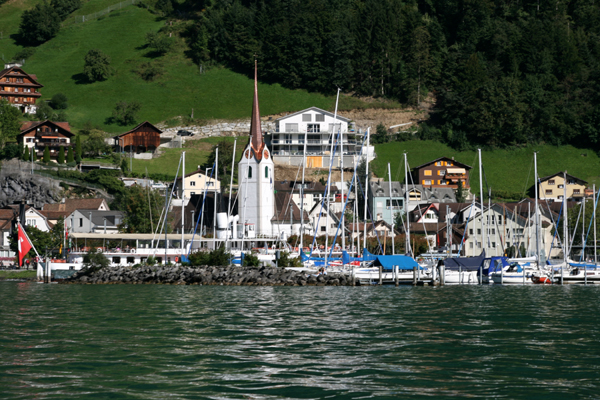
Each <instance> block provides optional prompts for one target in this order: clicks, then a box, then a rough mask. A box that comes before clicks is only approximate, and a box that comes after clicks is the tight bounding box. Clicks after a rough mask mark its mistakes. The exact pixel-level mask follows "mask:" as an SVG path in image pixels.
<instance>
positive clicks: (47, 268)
mask: <svg viewBox="0 0 600 400" xmlns="http://www.w3.org/2000/svg"><path fill="white" fill-rule="evenodd" d="M17 225H18V226H19V227H20V228H21V229H20V231H21V232H23V235H25V238H26V239H27V241H28V242H29V244H30V245H31V248H32V249H33V251H35V254H36V255H37V258H38V261H37V263H38V266H37V270H38V278H39V275H40V274H39V269H40V259H41V258H42V257H40V254H39V253H38V251H37V249H36V248H35V246H34V245H33V242H32V241H31V239H29V235H27V232H25V228H23V225H21V221H19V218H18V217H17ZM18 240H19V238H18V235H17V241H18ZM17 256H18V257H19V256H20V254H17ZM46 277H47V278H48V279H47V281H48V282H50V271H49V264H48V260H46Z"/></svg>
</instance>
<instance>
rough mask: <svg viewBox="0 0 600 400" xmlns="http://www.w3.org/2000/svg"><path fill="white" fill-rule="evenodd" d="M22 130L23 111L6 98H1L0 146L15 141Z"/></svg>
mask: <svg viewBox="0 0 600 400" xmlns="http://www.w3.org/2000/svg"><path fill="white" fill-rule="evenodd" d="M20 132H21V113H20V112H19V109H18V108H16V107H13V106H11V105H10V103H9V102H8V101H6V100H5V99H1V100H0V147H4V145H6V143H10V142H14V141H15V140H16V138H17V135H18V134H19V133H20Z"/></svg>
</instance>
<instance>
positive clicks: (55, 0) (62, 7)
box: [50, 0, 81, 20]
mask: <svg viewBox="0 0 600 400" xmlns="http://www.w3.org/2000/svg"><path fill="white" fill-rule="evenodd" d="M50 5H51V6H52V8H53V9H54V11H56V13H57V14H58V16H59V17H60V19H61V20H64V19H65V18H67V16H68V15H69V14H71V13H72V12H73V11H75V10H77V9H78V8H79V7H81V0H52V2H51V3H50Z"/></svg>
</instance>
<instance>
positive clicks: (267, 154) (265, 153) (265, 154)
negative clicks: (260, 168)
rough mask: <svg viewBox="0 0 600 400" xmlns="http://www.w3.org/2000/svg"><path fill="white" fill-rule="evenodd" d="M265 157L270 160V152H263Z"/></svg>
mask: <svg viewBox="0 0 600 400" xmlns="http://www.w3.org/2000/svg"><path fill="white" fill-rule="evenodd" d="M263 157H264V158H265V159H268V158H269V150H265V151H264V152H263Z"/></svg>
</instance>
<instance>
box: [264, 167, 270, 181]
mask: <svg viewBox="0 0 600 400" xmlns="http://www.w3.org/2000/svg"><path fill="white" fill-rule="evenodd" d="M268 177H269V167H265V178H268Z"/></svg>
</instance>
